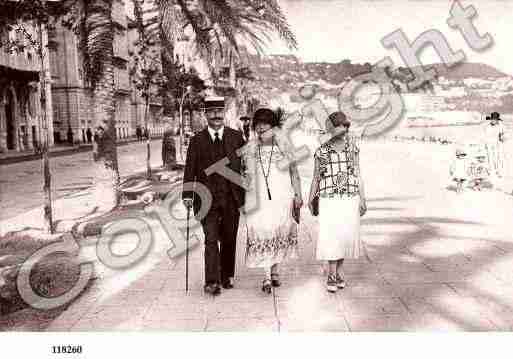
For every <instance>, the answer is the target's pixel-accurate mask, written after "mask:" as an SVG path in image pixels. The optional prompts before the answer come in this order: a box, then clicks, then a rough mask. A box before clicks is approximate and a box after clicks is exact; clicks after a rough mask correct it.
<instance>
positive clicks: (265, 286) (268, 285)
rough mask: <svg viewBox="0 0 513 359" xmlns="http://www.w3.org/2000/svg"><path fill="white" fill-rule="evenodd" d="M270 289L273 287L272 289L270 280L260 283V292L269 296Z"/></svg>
mask: <svg viewBox="0 0 513 359" xmlns="http://www.w3.org/2000/svg"><path fill="white" fill-rule="evenodd" d="M272 288H273V287H272V283H271V280H270V279H264V281H263V282H262V292H264V293H267V294H271V292H272Z"/></svg>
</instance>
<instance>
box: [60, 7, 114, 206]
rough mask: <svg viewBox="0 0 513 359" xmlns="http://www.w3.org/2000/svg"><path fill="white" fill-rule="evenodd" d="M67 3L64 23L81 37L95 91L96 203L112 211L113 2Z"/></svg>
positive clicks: (85, 66) (85, 70) (86, 64)
mask: <svg viewBox="0 0 513 359" xmlns="http://www.w3.org/2000/svg"><path fill="white" fill-rule="evenodd" d="M65 1H66V2H67V4H68V7H69V8H68V9H69V11H68V15H67V17H66V19H65V23H67V25H68V26H70V27H71V28H72V29H73V30H74V31H75V33H76V34H77V35H78V38H79V44H80V49H81V51H82V53H83V58H84V64H83V65H84V73H85V78H86V79H87V81H88V82H89V84H90V87H91V91H92V99H93V106H92V107H93V113H94V123H95V136H94V142H93V161H94V164H95V166H94V174H93V181H94V185H95V195H94V201H95V205H96V206H98V207H99V208H100V209H101V210H109V209H112V208H114V207H115V206H116V205H117V204H118V202H119V193H118V187H119V170H118V156H117V147H116V123H115V98H114V90H115V83H114V63H113V56H114V49H113V42H114V26H113V21H112V8H113V1H114V0H65Z"/></svg>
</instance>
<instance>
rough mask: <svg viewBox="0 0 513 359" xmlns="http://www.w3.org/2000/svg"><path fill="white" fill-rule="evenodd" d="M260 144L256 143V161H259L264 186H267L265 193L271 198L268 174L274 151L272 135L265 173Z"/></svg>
mask: <svg viewBox="0 0 513 359" xmlns="http://www.w3.org/2000/svg"><path fill="white" fill-rule="evenodd" d="M261 147H262V146H261V145H260V144H258V162H260V168H261V169H262V174H263V175H264V180H265V187H266V188H267V195H268V196H269V200H271V191H270V189H269V174H270V173H271V160H272V159H273V152H274V137H273V138H272V145H271V154H270V155H269V164H268V165H267V173H265V170H264V163H263V162H262V152H261Z"/></svg>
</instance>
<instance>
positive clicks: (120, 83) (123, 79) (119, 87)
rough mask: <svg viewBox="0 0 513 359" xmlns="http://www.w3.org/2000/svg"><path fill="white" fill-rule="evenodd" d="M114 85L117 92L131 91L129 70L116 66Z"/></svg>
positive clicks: (127, 92)
mask: <svg viewBox="0 0 513 359" xmlns="http://www.w3.org/2000/svg"><path fill="white" fill-rule="evenodd" d="M114 86H115V89H116V91H117V92H122V93H126V94H129V93H130V80H129V76H128V70H126V69H119V68H114Z"/></svg>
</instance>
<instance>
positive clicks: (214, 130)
mask: <svg viewBox="0 0 513 359" xmlns="http://www.w3.org/2000/svg"><path fill="white" fill-rule="evenodd" d="M206 115H207V123H208V126H207V128H205V129H204V130H202V131H200V132H199V133H198V134H196V135H195V136H194V137H192V139H191V141H190V144H189V147H188V150H187V160H186V163H185V172H184V178H183V183H184V184H185V183H201V184H203V185H204V186H206V188H207V189H208V190H209V191H210V193H211V194H212V204H211V206H210V208H208V211H207V212H206V215H205V216H204V217H203V218H198V217H197V218H198V220H199V221H200V222H201V225H202V227H203V232H204V233H205V288H204V289H205V292H206V293H209V294H212V295H217V294H219V293H220V292H221V289H220V285H222V286H223V288H225V289H229V288H233V277H234V273H235V244H236V237H237V231H238V227H239V216H240V213H239V208H240V207H242V206H243V204H244V194H245V193H244V189H243V188H241V187H240V186H238V185H236V184H235V183H233V182H231V181H229V180H228V179H227V178H225V177H224V176H222V175H221V174H219V173H216V172H214V173H211V174H210V175H207V174H206V172H205V170H206V169H207V168H208V167H210V166H211V165H213V164H215V163H216V162H218V161H220V160H222V159H224V158H228V160H229V163H228V164H227V165H226V166H227V167H228V168H229V169H231V170H233V171H234V172H236V173H239V174H240V173H241V171H242V165H241V158H240V157H239V156H238V155H237V153H236V151H237V149H239V148H241V147H242V146H243V145H244V140H243V138H242V133H240V132H239V131H236V130H234V129H231V128H229V127H226V126H224V118H223V115H224V114H223V111H222V108H221V109H219V108H214V109H212V108H210V109H207V111H206ZM182 199H183V202H184V205H185V206H186V207H187V208H191V207H192V208H193V210H194V214H195V215H196V216H198V213H199V212H200V209H201V210H202V211H204V210H205V209H202V208H201V206H202V205H204V204H202V203H201V200H200V196H199V195H198V194H196V193H195V192H193V191H187V190H184V192H183V194H182Z"/></svg>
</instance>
